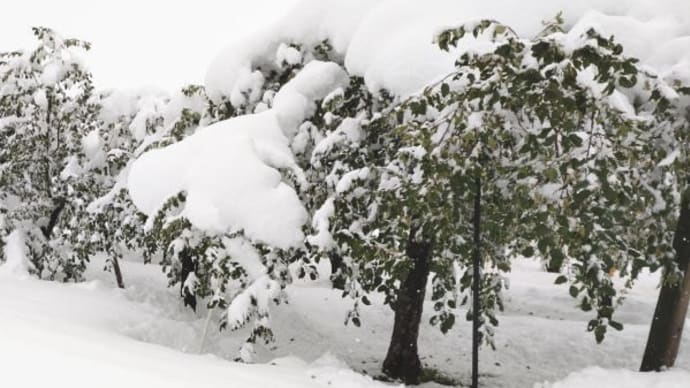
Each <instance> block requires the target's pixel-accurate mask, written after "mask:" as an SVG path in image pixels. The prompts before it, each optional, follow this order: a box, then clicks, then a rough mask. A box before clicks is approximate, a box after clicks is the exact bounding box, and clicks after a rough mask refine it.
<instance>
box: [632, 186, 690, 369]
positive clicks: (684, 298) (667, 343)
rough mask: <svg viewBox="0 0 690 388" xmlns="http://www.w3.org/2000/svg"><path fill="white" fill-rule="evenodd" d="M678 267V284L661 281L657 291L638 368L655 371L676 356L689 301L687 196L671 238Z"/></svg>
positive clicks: (689, 200) (689, 209) (669, 364)
mask: <svg viewBox="0 0 690 388" xmlns="http://www.w3.org/2000/svg"><path fill="white" fill-rule="evenodd" d="M673 248H674V249H675V250H676V255H677V260H678V267H679V269H680V270H681V271H682V273H683V278H682V280H681V282H680V284H677V285H667V284H663V285H662V287H661V290H660V291H659V299H658V300H657V305H656V310H655V311H654V318H653V320H652V327H651V329H650V330H649V337H648V339H647V347H646V348H645V352H644V356H643V358H642V366H641V367H640V371H642V372H649V371H658V370H661V369H662V368H664V367H672V366H673V364H674V363H675V361H676V356H677V355H678V346H679V345H680V339H681V335H682V334H683V325H684V324H685V318H686V316H687V312H688V302H689V301H690V276H689V275H690V274H689V273H688V261H689V260H690V197H689V196H688V193H686V194H685V195H684V196H683V201H682V206H681V209H680V216H679V218H678V225H677V226H676V232H675V236H674V238H673Z"/></svg>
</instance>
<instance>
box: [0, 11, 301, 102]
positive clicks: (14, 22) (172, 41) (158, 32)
mask: <svg viewBox="0 0 690 388" xmlns="http://www.w3.org/2000/svg"><path fill="white" fill-rule="evenodd" d="M296 2H297V0H187V1H185V0H110V1H109V0H11V1H6V4H3V7H2V13H3V14H4V15H5V17H3V18H2V22H0V51H9V50H15V49H20V48H26V47H30V45H32V34H31V29H30V27H31V26H45V27H50V28H53V29H55V30H56V31H58V32H59V33H60V34H61V35H62V36H63V37H67V38H78V39H82V40H86V41H90V42H91V43H92V44H93V47H92V50H91V52H90V54H89V55H88V56H87V58H86V60H87V63H89V66H90V68H91V70H92V72H93V74H94V79H95V82H96V86H97V87H103V88H111V87H112V88H134V87H140V86H156V87H161V88H164V89H173V88H178V87H180V86H183V85H186V84H189V83H203V79H204V75H205V72H206V66H207V65H208V64H209V63H210V62H211V60H212V59H213V57H214V56H215V55H216V54H217V53H218V52H219V51H220V50H221V49H222V48H223V47H225V46H226V45H228V44H229V43H230V42H232V41H233V40H237V39H242V37H245V36H247V34H249V33H251V32H252V31H255V30H257V29H260V28H262V27H264V26H266V25H268V24H270V23H271V22H273V21H275V20H276V19H278V18H280V16H281V15H283V14H284V13H285V12H286V11H287V10H289V9H290V7H291V6H292V5H294V3H296Z"/></svg>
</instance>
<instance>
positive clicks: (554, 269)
mask: <svg viewBox="0 0 690 388" xmlns="http://www.w3.org/2000/svg"><path fill="white" fill-rule="evenodd" d="M562 264H563V263H556V262H554V261H553V260H549V261H547V262H546V263H544V269H546V272H550V273H560V272H561V265H562Z"/></svg>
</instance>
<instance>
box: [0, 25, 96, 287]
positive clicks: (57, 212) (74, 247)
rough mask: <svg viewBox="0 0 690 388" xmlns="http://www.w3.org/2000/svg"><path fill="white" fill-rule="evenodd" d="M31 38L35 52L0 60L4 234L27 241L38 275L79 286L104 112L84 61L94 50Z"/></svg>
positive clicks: (41, 35)
mask: <svg viewBox="0 0 690 388" xmlns="http://www.w3.org/2000/svg"><path fill="white" fill-rule="evenodd" d="M33 32H34V35H35V37H36V38H37V40H38V44H37V46H36V47H35V48H34V49H32V50H29V51H17V52H9V53H3V54H0V202H1V203H3V206H2V207H3V208H5V217H4V225H3V227H4V229H5V231H7V230H14V229H19V230H22V231H23V233H24V234H25V236H26V244H27V248H28V252H29V255H28V257H29V259H30V261H31V271H32V272H33V273H35V274H36V275H38V276H39V277H41V278H48V279H61V280H65V281H67V280H78V279H80V278H81V273H82V271H83V270H84V268H85V265H86V262H87V261H88V259H89V254H90V252H89V251H88V250H86V249H85V246H86V244H85V242H86V241H87V240H88V239H89V238H90V236H89V235H87V234H85V233H83V231H81V230H80V229H79V227H78V225H79V222H80V214H81V212H83V210H84V208H85V206H86V205H87V204H88V198H87V193H88V189H87V187H86V186H85V185H86V184H88V182H85V181H84V180H83V179H82V172H83V169H84V165H85V164H86V163H87V161H86V155H85V152H88V147H89V144H88V139H87V135H88V134H89V133H91V132H92V131H94V130H95V129H96V128H95V124H96V120H95V117H96V115H97V114H98V111H99V106H98V104H96V103H94V102H93V99H92V95H93V86H92V83H91V74H90V73H89V72H88V70H87V69H86V68H85V67H84V65H83V63H82V62H81V60H80V54H81V53H82V52H83V51H84V50H88V49H89V47H90V45H89V44H88V43H86V42H82V41H79V40H75V39H63V38H62V37H60V36H59V35H57V34H56V33H54V32H53V31H52V30H50V29H47V28H34V29H33ZM85 138H86V140H85Z"/></svg>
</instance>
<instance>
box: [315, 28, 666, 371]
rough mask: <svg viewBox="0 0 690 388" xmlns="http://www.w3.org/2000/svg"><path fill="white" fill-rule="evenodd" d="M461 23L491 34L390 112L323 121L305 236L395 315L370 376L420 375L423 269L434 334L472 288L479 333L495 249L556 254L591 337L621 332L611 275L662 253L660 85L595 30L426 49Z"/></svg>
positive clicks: (493, 35) (490, 304)
mask: <svg viewBox="0 0 690 388" xmlns="http://www.w3.org/2000/svg"><path fill="white" fill-rule="evenodd" d="M467 31H470V32H472V33H473V34H474V35H475V37H477V36H479V35H482V37H483V38H486V39H487V41H489V42H490V43H491V44H489V45H487V46H485V47H487V49H485V50H483V51H476V50H475V51H472V52H467V53H464V54H462V55H461V57H460V58H458V60H457V62H456V71H455V72H453V73H452V74H450V75H449V76H448V77H446V78H445V79H443V80H441V81H439V82H438V83H436V84H434V85H432V86H430V87H428V88H427V89H426V90H425V91H424V93H422V94H421V95H419V96H417V97H414V98H411V99H409V100H407V101H405V102H404V103H402V104H401V105H400V107H398V108H397V109H394V110H392V111H390V112H384V113H385V114H380V115H374V117H373V118H372V119H371V120H366V121H364V122H361V121H360V122H358V123H357V125H355V126H353V125H349V126H347V127H346V126H343V127H342V128H341V129H340V130H339V131H334V133H333V135H334V138H337V139H339V140H340V142H341V143H342V144H341V145H340V146H336V147H334V146H333V144H337V142H334V141H332V140H331V141H330V142H325V143H323V146H322V147H323V148H326V149H327V150H328V151H327V152H324V153H323V155H328V154H329V153H334V154H335V155H339V154H340V155H342V156H340V155H339V156H337V157H336V158H335V160H334V162H333V163H332V164H331V166H332V167H330V172H331V175H329V176H327V177H326V179H325V184H326V185H330V186H331V189H330V192H331V193H333V195H332V197H330V198H328V199H327V200H326V201H325V202H324V203H323V206H322V208H321V209H320V211H319V212H317V214H319V215H322V216H323V217H317V219H316V220H315V222H316V223H317V224H318V225H320V226H321V227H322V229H323V230H321V233H319V234H317V236H318V237H320V240H321V241H327V242H328V241H330V239H332V242H330V244H331V247H333V249H335V250H336V251H337V254H338V255H339V256H341V257H342V258H343V261H344V263H345V265H346V269H345V273H346V277H347V281H346V286H345V290H346V293H349V294H350V295H351V296H353V297H355V298H356V299H357V300H360V301H361V302H362V303H364V304H367V303H368V298H366V294H367V293H369V292H373V291H378V292H383V293H384V294H386V296H387V297H386V302H387V303H389V304H390V305H391V306H392V307H393V308H394V310H395V311H396V319H395V321H396V322H395V326H394V334H393V338H392V341H391V346H390V348H389V353H388V357H387V358H386V361H385V362H384V371H386V372H387V373H388V374H389V375H391V376H392V377H395V378H402V379H404V380H406V381H408V382H416V381H418V378H419V374H420V371H421V365H420V362H419V358H418V356H417V348H416V343H417V335H418V331H419V322H420V319H421V313H422V308H423V301H424V293H425V289H426V282H427V277H428V276H429V275H431V282H432V295H431V299H432V300H433V301H434V310H435V311H434V314H432V318H431V323H432V324H439V326H440V328H441V330H442V331H443V332H446V331H448V330H449V329H450V328H451V327H452V326H453V325H454V323H455V316H456V314H457V309H456V308H457V307H458V306H461V305H464V304H465V303H466V302H467V301H468V300H469V296H470V292H469V291H470V289H471V288H473V291H474V292H472V294H474V295H475V296H476V297H477V299H476V300H475V301H474V303H473V304H472V306H471V307H470V308H469V309H468V311H467V317H468V318H476V319H477V321H476V326H475V331H476V330H478V329H479V327H482V328H483V330H484V333H485V334H488V335H485V336H483V338H484V339H485V340H486V341H488V342H489V343H491V334H492V329H491V327H490V326H488V325H486V324H485V322H486V321H488V322H490V323H491V324H492V325H496V324H497V323H498V320H497V317H496V310H500V309H502V306H503V302H502V298H501V290H502V288H503V287H504V286H505V285H506V280H505V279H504V278H503V276H502V275H501V272H504V271H508V270H509V269H510V260H509V259H510V257H512V256H515V255H524V256H529V257H531V256H535V255H537V256H542V257H544V258H547V259H548V260H549V261H550V262H552V263H558V264H557V266H558V267H561V266H562V265H566V264H567V268H568V270H567V273H566V275H563V276H562V277H560V278H559V279H558V282H559V283H561V282H567V281H568V280H570V283H571V287H570V293H571V295H573V297H577V298H578V300H579V305H580V307H581V308H582V309H584V310H586V311H589V310H595V311H596V312H597V316H596V318H594V319H593V320H592V321H591V322H590V323H589V327H588V329H589V330H591V331H593V332H594V333H595V334H596V338H597V340H598V341H601V340H602V339H603V336H604V333H605V332H606V328H607V327H608V326H611V327H614V328H616V329H620V328H622V325H621V324H620V323H618V322H616V321H614V320H613V319H612V314H613V311H614V309H615V307H616V305H617V304H618V303H619V302H620V300H622V295H623V294H621V292H620V291H617V290H616V289H615V287H614V285H613V282H612V280H611V277H610V274H611V273H612V272H613V269H618V270H619V271H620V274H621V276H623V277H625V278H626V279H628V280H629V281H628V282H627V285H628V286H629V285H631V284H632V281H633V280H634V278H635V276H636V275H637V274H638V273H639V270H640V269H641V268H643V267H652V268H656V267H658V265H659V264H658V263H663V262H666V261H667V260H668V259H669V258H670V257H671V255H670V243H669V239H668V234H669V230H668V228H665V227H661V228H659V227H658V226H657V225H658V224H659V223H665V222H666V221H667V220H668V217H669V215H670V214H671V213H672V211H671V209H670V208H669V207H665V206H661V204H663V203H665V202H664V201H672V198H673V186H672V185H668V182H667V180H666V177H667V175H666V174H665V172H664V169H663V168H662V167H659V161H661V160H662V159H663V158H664V157H666V156H667V153H668V152H670V151H668V150H665V149H663V148H662V147H659V146H658V144H656V141H657V140H658V139H659V138H660V137H663V136H665V132H664V129H665V126H664V125H660V117H659V115H658V111H657V110H656V109H657V107H658V106H659V105H660V104H663V98H662V97H661V96H660V95H659V93H658V90H659V88H662V87H663V85H661V84H659V82H657V81H658V80H656V79H655V78H654V77H653V76H651V75H648V74H647V73H645V72H643V71H642V70H640V69H639V67H638V66H637V65H636V61H635V60H634V59H631V58H628V57H626V56H624V55H623V54H622V47H621V46H620V45H618V44H616V43H615V42H614V41H613V40H612V39H605V38H603V37H601V36H600V35H598V34H597V33H596V32H595V31H587V32H586V33H585V34H583V35H582V36H573V34H564V33H562V32H561V31H560V30H559V28H558V24H554V25H549V26H548V27H547V28H546V29H545V31H544V32H543V33H542V34H540V35H539V36H538V37H536V38H534V39H531V40H529V39H522V38H519V37H518V36H516V35H515V34H514V33H513V32H512V30H511V29H510V28H509V27H507V26H504V25H501V24H498V23H494V22H489V21H486V22H481V23H478V24H476V25H472V26H464V27H462V28H459V29H454V30H448V31H446V32H444V33H442V34H441V35H440V36H439V38H438V42H439V45H440V47H441V48H443V49H447V48H448V47H449V46H454V45H456V44H458V41H460V39H468V38H467V37H466V36H465V33H466V32H467ZM635 86H639V88H638V89H640V90H639V94H635V96H634V98H632V101H633V103H631V102H629V101H630V100H629V97H628V96H629V93H630V90H631V88H633V87H635ZM654 91H657V92H656V93H655V92H654ZM626 93H627V94H626ZM350 124H352V123H350ZM338 132H339V133H338ZM318 148H319V146H317V149H318ZM343 149H344V151H341V150H343ZM317 154H318V152H317ZM321 158H323V156H321ZM327 159H328V158H327ZM630 225H636V227H635V228H630ZM641 236H643V237H641ZM314 238H316V236H315V237H314ZM649 241H652V242H653V244H652V245H653V248H652V249H653V250H652V251H650V250H649V249H650V246H649V245H650V244H649V243H648V242H649ZM651 252H654V253H655V255H654V257H652V255H651ZM473 259H474V260H473ZM477 259H478V261H479V263H477ZM468 269H472V270H468ZM615 297H618V299H617V300H616V301H615V303H614V302H613V298H615ZM356 307H357V304H356V306H355V310H354V311H353V313H352V315H351V318H352V319H353V320H354V321H355V323H357V321H358V319H359V317H358V314H357V309H356Z"/></svg>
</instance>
